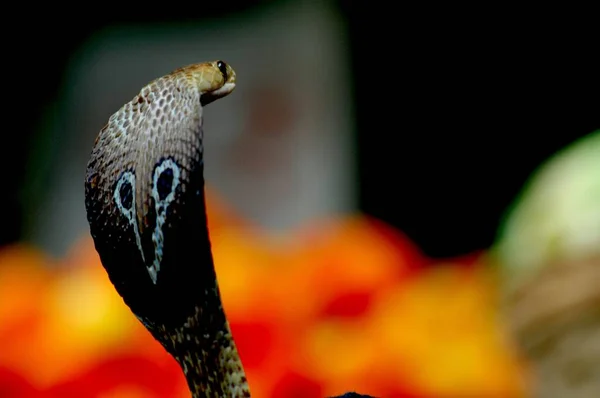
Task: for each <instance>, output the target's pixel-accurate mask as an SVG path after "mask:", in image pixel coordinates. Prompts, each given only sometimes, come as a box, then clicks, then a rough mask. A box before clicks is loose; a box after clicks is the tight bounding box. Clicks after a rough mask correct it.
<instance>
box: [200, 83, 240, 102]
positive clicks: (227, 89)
mask: <svg viewBox="0 0 600 398" xmlns="http://www.w3.org/2000/svg"><path fill="white" fill-rule="evenodd" d="M234 89H235V82H227V83H225V84H223V85H222V86H221V87H219V88H218V89H216V90H213V91H209V92H208V93H204V94H202V95H201V96H200V104H202V106H204V105H208V104H210V103H211V102H213V101H215V100H217V99H219V98H223V97H225V96H226V95H228V94H229V93H231V92H232V91H233V90H234Z"/></svg>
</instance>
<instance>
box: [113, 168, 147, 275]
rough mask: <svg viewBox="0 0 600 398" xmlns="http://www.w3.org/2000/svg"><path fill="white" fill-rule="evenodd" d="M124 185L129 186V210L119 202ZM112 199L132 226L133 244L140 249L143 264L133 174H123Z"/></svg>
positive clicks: (144, 260)
mask: <svg viewBox="0 0 600 398" xmlns="http://www.w3.org/2000/svg"><path fill="white" fill-rule="evenodd" d="M125 183H128V184H130V185H131V208H129V209H126V208H125V207H124V206H123V202H121V186H122V185H123V184H125ZM114 199H115V203H116V204H117V207H118V208H119V210H120V211H121V214H123V215H124V216H125V217H126V218H127V220H128V221H129V224H131V226H133V233H134V234H135V243H136V245H137V247H138V249H140V253H141V254H142V261H143V262H144V264H145V263H146V259H145V258H144V250H142V239H141V237H140V231H139V230H138V224H137V217H136V216H135V174H133V173H131V172H129V171H128V172H125V173H123V175H122V176H121V178H120V179H119V181H118V182H117V187H116V188H115V192H114Z"/></svg>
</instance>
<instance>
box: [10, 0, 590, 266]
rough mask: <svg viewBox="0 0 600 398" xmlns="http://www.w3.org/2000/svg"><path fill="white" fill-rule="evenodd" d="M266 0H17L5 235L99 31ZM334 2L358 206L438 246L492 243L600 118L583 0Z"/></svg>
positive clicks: (460, 248) (218, 12)
mask: <svg viewBox="0 0 600 398" xmlns="http://www.w3.org/2000/svg"><path fill="white" fill-rule="evenodd" d="M270 3H273V2H266V1H262V2H260V1H245V2H237V1H232V0H228V1H227V2H222V3H219V2H206V3H205V4H204V2H195V3H193V5H189V6H186V8H185V10H186V11H185V14H184V13H183V11H184V8H183V3H182V4H181V5H180V4H179V3H177V4H175V3H173V4H167V3H164V4H163V3H160V4H159V3H156V5H152V4H151V3H150V2H147V3H136V4H137V6H136V4H134V3H132V4H126V3H119V5H112V4H110V3H102V5H101V6H99V5H98V4H97V3H94V4H91V3H90V4H89V6H90V7H88V8H73V7H75V6H64V9H58V8H54V7H53V8H50V9H47V10H44V9H41V8H39V7H38V6H35V7H34V6H31V7H30V8H31V9H29V7H28V9H23V8H24V5H23V6H21V5H18V4H17V5H14V7H15V8H13V9H12V11H10V12H7V13H6V14H5V15H4V22H3V25H2V26H3V27H2V30H3V37H4V40H3V41H4V46H5V48H4V50H3V62H2V69H3V76H4V78H3V84H2V90H3V97H4V98H3V104H2V110H3V115H2V120H3V122H2V127H3V132H2V137H3V139H2V142H3V144H2V148H1V149H2V157H1V159H2V163H4V164H3V168H2V169H3V175H2V181H3V182H2V195H0V200H1V201H2V202H1V206H2V207H1V208H2V209H3V212H2V213H3V215H2V221H1V228H0V243H8V242H12V241H15V240H18V239H19V238H20V236H21V230H20V224H21V218H22V208H21V199H20V196H19V195H20V193H19V192H20V191H19V187H20V186H21V184H22V180H23V178H24V170H25V164H26V162H27V148H28V144H29V142H30V140H31V139H32V137H33V131H34V130H35V128H36V124H37V123H39V116H40V115H41V113H42V112H43V111H44V110H45V109H46V107H47V105H48V104H50V103H52V101H54V100H55V97H56V95H57V91H58V89H59V87H60V84H61V78H62V75H63V73H64V68H65V66H66V64H67V62H68V59H69V57H70V55H71V54H72V52H73V51H75V50H76V49H77V48H78V46H80V45H81V44H82V43H83V42H84V41H85V40H86V39H87V38H89V36H90V35H91V34H93V33H94V32H95V31H97V30H98V29H101V28H103V27H106V26H108V25H114V24H123V23H138V24H145V23H154V22H174V23H197V22H199V21H201V20H202V18H207V17H210V18H215V17H220V16H228V15H230V14H232V13H233V14H235V13H238V12H248V11H251V12H263V11H265V10H266V11H267V12H268V6H269V4H270ZM140 4H141V5H143V6H140ZM161 4H162V5H161ZM335 4H337V6H338V7H339V9H340V13H341V15H342V17H343V18H344V19H345V21H346V25H347V28H348V30H349V34H350V39H351V40H350V42H349V46H350V51H351V54H352V63H351V65H349V66H350V67H351V68H352V71H353V72H354V77H355V81H354V93H355V104H356V108H355V110H356V120H357V124H356V130H355V132H354V133H355V134H356V137H357V140H358V144H359V145H358V151H359V152H358V154H357V155H358V157H359V170H358V172H357V174H358V176H359V178H360V203H361V207H362V209H363V210H364V211H365V212H367V213H370V214H372V215H375V216H377V217H380V218H382V219H384V220H386V221H388V222H390V223H392V224H393V225H395V226H397V227H399V228H400V229H402V230H403V231H404V232H406V233H407V234H408V235H409V236H410V237H412V238H413V239H414V240H415V241H416V242H417V243H418V244H419V245H420V246H421V247H422V248H423V250H424V251H425V252H426V253H428V254H430V255H432V256H453V255H458V254H462V253H467V252H470V251H472V250H477V249H482V248H486V247H489V245H490V244H491V243H492V242H493V239H494V237H495V233H496V230H497V227H498V223H499V221H500V219H501V216H502V214H503V213H504V212H505V210H506V209H507V206H508V205H509V204H510V203H511V201H512V200H513V199H514V197H515V195H516V194H517V193H518V191H519V190H520V188H521V187H522V185H523V183H524V182H525V181H526V179H527V177H528V176H529V175H530V173H531V172H532V171H533V170H534V169H535V168H536V167H537V166H538V165H539V164H540V162H542V161H543V160H544V159H546V158H547V157H548V156H550V155H551V154H553V153H554V152H555V151H556V150H558V149H560V148H561V147H563V146H564V145H565V144H568V143H569V142H572V141H573V140H575V139H576V138H578V137H580V136H583V135H586V134H588V133H591V132H592V131H594V130H595V129H598V128H600V114H599V110H600V95H598V93H599V89H600V79H599V77H598V74H599V72H600V63H599V62H598V60H597V58H598V53H600V51H599V49H598V48H599V47H600V46H599V45H598V42H599V41H598V39H599V37H600V33H599V32H600V31H599V29H598V25H597V21H593V19H592V18H593V16H594V15H595V14H594V13H593V12H591V11H589V10H580V12H579V13H578V14H575V13H574V11H573V10H565V9H564V8H561V9H558V8H557V9H549V8H532V9H524V8H523V7H520V8H513V9H511V8H507V7H506V6H503V7H506V8H501V7H500V6H498V7H497V8H495V6H491V5H490V6H489V7H488V8H486V9H483V8H481V7H479V8H472V7H465V8H464V9H457V8H456V7H455V6H452V7H450V6H447V7H445V8H443V9H441V8H436V7H433V6H430V5H427V6H423V9H420V10H416V9H408V8H406V7H403V8H401V7H398V6H393V5H392V4H393V3H391V2H390V3H388V2H383V1H380V0H376V1H375V0H372V1H368V2H352V1H338V2H336V3H335ZM128 6H130V9H131V11H127V8H128ZM134 10H135V11H134ZM193 10H197V12H196V13H194V11H193ZM33 11H35V12H33ZM181 15H185V17H182V16H181ZM588 18H589V20H588Z"/></svg>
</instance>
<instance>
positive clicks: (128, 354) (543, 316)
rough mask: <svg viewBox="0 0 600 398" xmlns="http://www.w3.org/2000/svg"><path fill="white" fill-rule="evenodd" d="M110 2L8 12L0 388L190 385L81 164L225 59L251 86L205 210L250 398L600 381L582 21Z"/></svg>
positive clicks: (596, 224) (561, 390)
mask: <svg viewBox="0 0 600 398" xmlns="http://www.w3.org/2000/svg"><path fill="white" fill-rule="evenodd" d="M111 7H112V6H108V5H106V6H103V7H101V8H104V11H107V12H106V14H105V15H102V14H100V12H99V11H98V10H95V11H90V12H87V11H86V12H83V11H81V15H80V16H78V17H71V16H67V14H58V16H57V17H53V18H49V17H48V16H47V15H46V13H45V12H43V10H41V12H40V13H39V14H37V16H35V15H31V14H30V13H29V12H28V13H25V12H24V13H23V14H22V16H21V17H20V18H16V20H17V21H18V22H17V23H18V25H17V26H18V28H7V26H8V25H6V26H5V27H4V28H3V29H5V30H6V31H5V32H4V33H5V36H6V37H8V38H10V37H14V36H18V40H14V39H7V42H6V43H5V45H6V46H7V48H6V51H5V57H6V58H5V59H6V61H5V62H4V66H3V67H4V68H6V71H5V76H6V79H5V82H4V85H5V90H6V91H5V92H8V93H10V95H9V98H7V99H6V100H7V102H6V103H7V104H8V106H7V107H5V109H8V112H9V114H8V115H7V117H6V119H5V130H6V131H5V134H4V137H5V142H4V145H2V149H3V156H2V157H1V160H2V162H3V163H4V169H5V170H6V171H7V172H6V173H5V174H4V181H3V184H2V193H3V195H0V201H1V203H0V204H1V206H2V208H3V209H4V213H3V217H2V222H1V224H0V244H1V247H0V289H1V290H0V397H4V396H11V397H12V396H41V395H43V396H79V397H81V396H93V397H96V396H103V397H108V396H110V397H117V396H118V397H125V396H128V397H129V396H136V397H137V396H186V394H185V383H184V381H183V379H182V376H181V375H180V374H179V372H178V368H177V365H176V364H174V362H173V361H172V360H171V359H170V358H169V357H168V356H166V354H165V353H163V352H162V351H161V348H160V346H159V347H156V346H157V345H158V344H157V343H155V342H153V341H152V340H151V339H150V338H149V337H148V336H146V333H145V331H144V330H143V328H141V326H140V325H138V324H137V323H136V321H135V320H131V319H130V318H132V316H131V314H130V313H128V311H127V308H125V307H124V305H123V303H122V302H121V301H119V300H120V298H119V297H118V296H117V295H116V292H114V291H113V289H112V286H110V284H109V283H108V281H107V279H106V276H105V274H104V273H103V269H102V268H101V265H100V264H99V262H98V259H97V257H96V254H95V251H94V250H93V247H92V246H91V243H90V240H89V229H88V224H87V220H86V217H85V209H84V201H83V176H84V172H85V165H86V163H87V160H88V157H89V153H90V150H91V148H92V145H93V142H94V139H95V137H96V135H97V134H98V131H99V129H100V128H101V127H102V126H103V125H104V123H105V122H106V120H107V119H108V117H109V116H110V115H111V114H112V113H113V112H115V111H116V110H117V109H118V108H119V107H120V106H121V105H122V104H124V103H125V102H127V101H129V100H130V99H131V98H132V97H133V96H134V95H135V94H136V93H137V92H138V90H139V89H140V88H141V87H142V86H144V85H145V84H146V83H148V82H149V81H150V80H152V79H154V78H156V77H158V76H162V75H164V74H166V73H168V72H170V71H171V70H173V69H175V68H177V67H180V66H183V65H186V64H190V63H195V62H202V61H207V60H215V59H223V60H224V61H226V62H228V63H230V64H231V65H232V66H233V67H234V69H235V70H236V72H237V75H238V80H239V83H238V86H237V88H236V91H235V93H234V94H233V95H231V96H229V97H227V99H226V100H223V101H217V102H215V103H214V104H211V105H210V109H208V108H207V111H206V114H205V120H204V121H205V129H206V132H207V133H206V135H205V146H206V161H205V163H206V178H207V184H208V189H209V191H210V195H211V196H210V197H209V198H210V200H209V215H210V217H211V218H210V221H211V223H212V227H213V228H212V229H211V230H212V231H213V232H214V233H213V235H212V236H213V240H214V245H215V257H216V260H217V267H218V272H219V275H221V274H222V275H223V282H222V283H223V295H224V302H225V304H226V308H227V309H228V312H229V316H230V319H231V322H232V329H233V332H234V335H235V336H236V338H238V339H239V340H240V343H239V345H240V353H241V355H242V357H243V359H244V360H245V363H246V364H247V365H246V366H247V368H248V369H247V372H248V374H249V376H248V377H249V380H250V383H251V387H252V388H253V391H254V393H255V395H256V396H273V397H277V396H281V397H284V396H285V397H290V396H302V397H313V396H315V397H317V396H325V395H326V394H340V393H342V392H344V391H345V390H349V389H361V390H364V392H370V393H372V394H374V395H377V396H382V397H383V396H386V397H392V396H394V397H400V396H402V397H409V396H413V397H417V396H419V397H425V396H432V397H434V396H436V397H521V396H543V397H563V396H565V397H566V396H568V397H595V396H598V395H596V394H597V393H598V394H600V392H599V391H600V386H599V384H600V382H599V381H598V380H600V340H599V339H600V314H599V313H598V308H600V294H599V291H600V289H597V288H596V286H599V285H598V284H596V282H599V283H600V280H599V279H600V262H599V260H598V258H599V257H600V249H598V248H600V161H599V159H600V138H599V137H600V133H599V132H597V130H600V112H599V110H600V95H598V93H599V90H600V77H599V74H598V71H597V69H598V63H597V60H596V59H595V58H596V57H595V56H596V52H597V40H598V33H597V27H596V26H594V25H593V24H592V23H591V22H590V21H587V20H585V19H584V18H568V16H567V15H566V14H563V11H562V10H551V9H543V10H542V9H538V10H524V9H523V10H518V12H517V11H516V10H493V11H492V10H474V9H467V8H465V9H464V10H461V9H456V8H454V6H453V7H452V8H448V9H442V8H435V9H434V8H432V9H423V10H415V9H409V8H398V10H396V11H393V12H392V10H391V9H390V8H389V5H387V3H384V2H381V1H377V0H372V1H369V2H352V1H319V2H317V1H312V2H311V1H284V0H279V1H275V0H274V1H245V2H236V1H228V2H222V3H219V2H212V3H210V4H198V5H194V6H189V8H187V9H186V10H185V11H182V9H178V10H176V9H175V7H172V10H171V8H170V7H163V8H161V9H160V10H159V9H153V8H152V7H148V8H147V9H144V11H143V12H142V11H141V10H142V9H140V10H138V11H137V12H135V13H126V12H122V13H121V12H113V11H111V10H112V9H111ZM176 11H177V12H176ZM25 15H27V16H26V17H25ZM7 85H8V87H6V86H7ZM498 271H500V272H498ZM261 275H262V276H264V277H265V278H268V279H269V280H270V284H272V285H273V287H271V288H270V290H269V289H267V291H265V290H264V289H259V288H258V287H257V286H260V281H261V279H260V277H261ZM298 280H301V281H303V282H302V283H299V282H298ZM290 291H292V292H293V297H291V296H290V295H292V293H289V292H290ZM285 292H287V295H284V293H285ZM282 295H283V296H282ZM265 300H269V302H277V300H279V302H283V303H286V305H283V304H282V305H281V306H280V307H277V308H275V307H273V308H271V307H268V308H269V310H267V309H265V308H266V307H265V302H264V301H265ZM441 325H443V327H441ZM442 331H445V332H446V333H442ZM373 340H378V341H373ZM290 357H292V358H294V359H293V360H290ZM315 363H318V364H320V365H319V366H315ZM49 365H50V366H49ZM48 367H50V368H51V369H48ZM99 369H100V370H99ZM135 369H137V371H136V370H135ZM152 372H156V376H154V374H153V373H152ZM157 379H160V380H164V382H163V383H157V382H156V380H157ZM109 380H110V381H109ZM111 383H112V384H111ZM153 383H154V384H153ZM132 386H133V387H132ZM94 389H97V390H94ZM44 394H45V395H44ZM136 394H137V395H136ZM294 394H296V395H294Z"/></svg>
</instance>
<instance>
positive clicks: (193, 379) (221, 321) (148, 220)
mask: <svg viewBox="0 0 600 398" xmlns="http://www.w3.org/2000/svg"><path fill="white" fill-rule="evenodd" d="M235 85H236V74H235V71H234V70H233V69H232V68H231V66H229V65H228V64H226V63H225V62H223V61H213V62H206V63H199V64H194V65H189V66H186V67H183V68H180V69H177V70H175V71H173V72H171V73H169V74H167V75H165V76H163V77H160V78H158V79H156V80H153V81H152V82H150V83H149V84H148V85H146V86H145V87H143V88H142V89H141V91H140V92H139V93H138V94H137V95H136V96H135V97H133V99H132V100H131V101H129V102H128V103H126V104H125V105H124V106H123V107H121V108H120V109H119V110H118V111H117V112H116V113H114V114H113V115H112V116H111V117H110V118H109V120H108V123H107V124H106V125H105V126H104V127H103V128H102V129H101V130H100V133H99V134H98V137H97V138H96V141H95V143H94V146H93V149H92V153H91V157H90V160H89V162H88V164H87V172H86V177H85V207H86V212H87V219H88V222H89V225H90V232H91V235H92V238H93V241H94V245H95V248H96V251H97V252H98V255H99V257H100V260H101V262H102V265H103V266H104V268H105V270H106V272H107V274H108V277H109V279H110V281H111V282H112V283H113V285H114V287H115V289H116V290H117V292H118V293H119V295H120V296H121V297H122V298H123V301H124V302H125V303H126V304H127V305H128V306H129V308H130V310H131V311H132V312H133V314H134V315H135V316H136V317H137V318H138V319H139V320H140V321H141V322H142V323H143V324H144V326H145V327H146V328H147V329H148V331H149V332H150V333H151V334H152V335H153V336H154V338H155V339H156V340H158V341H159V342H160V343H161V344H162V345H163V347H164V348H165V349H166V350H167V352H169V353H170V354H171V355H172V356H173V357H174V358H175V359H176V360H177V362H178V363H179V365H180V366H181V368H182V370H183V372H184V374H185V377H186V380H187V383H188V386H189V389H190V392H191V395H192V396H193V397H195V398H199V397H231V398H237V397H250V390H249V387H248V382H247V379H246V375H245V373H244V368H243V366H242V362H241V360H240V357H239V355H238V351H237V348H236V345H235V342H234V339H233V337H232V334H231V330H230V328H229V324H228V322H227V318H226V316H225V312H224V310H223V306H222V303H221V297H220V292H219V287H218V283H217V278H216V273H215V269H214V264H213V257H212V253H211V247H210V240H209V232H208V227H207V217H206V209H205V196H204V176H203V171H204V164H203V152H204V148H203V109H204V106H206V105H207V104H209V103H211V102H213V101H214V100H216V99H218V98H221V97H224V96H226V95H228V94H229V93H231V92H232V91H233V90H234V89H235ZM345 396H346V397H351V396H355V397H359V396H360V395H358V394H354V393H349V394H347V395H345Z"/></svg>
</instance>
